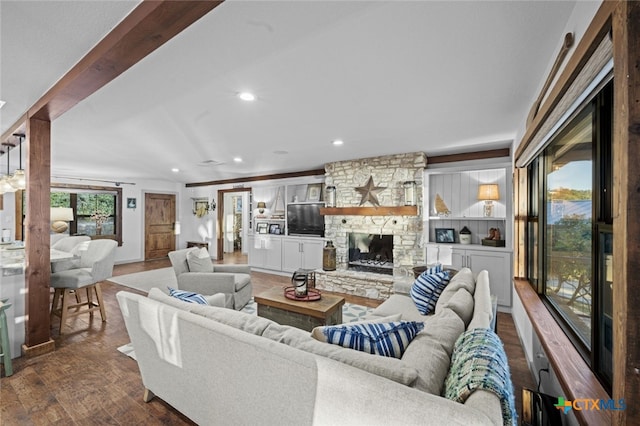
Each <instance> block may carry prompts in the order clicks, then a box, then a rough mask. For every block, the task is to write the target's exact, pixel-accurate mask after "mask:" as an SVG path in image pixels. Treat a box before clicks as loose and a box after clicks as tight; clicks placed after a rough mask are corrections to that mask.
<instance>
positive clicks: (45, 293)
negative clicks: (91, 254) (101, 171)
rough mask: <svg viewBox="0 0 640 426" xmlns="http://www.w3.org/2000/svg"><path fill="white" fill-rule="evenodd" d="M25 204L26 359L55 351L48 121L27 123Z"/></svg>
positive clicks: (35, 120)
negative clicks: (51, 320) (51, 312)
mask: <svg viewBox="0 0 640 426" xmlns="http://www.w3.org/2000/svg"><path fill="white" fill-rule="evenodd" d="M26 136H27V139H26V146H27V158H26V160H27V161H26V168H25V173H26V175H27V205H26V220H25V229H26V232H25V234H26V235H25V258H26V268H25V284H26V288H27V294H26V295H25V297H26V301H25V302H26V303H25V306H26V314H27V315H26V322H25V344H24V346H23V348H22V350H23V352H24V354H25V355H27V356H36V355H40V354H43V353H46V352H51V351H53V350H54V349H55V344H54V342H53V340H52V339H51V331H50V327H49V284H50V280H51V263H50V261H51V258H50V257H51V255H50V251H49V249H50V244H51V239H50V237H49V225H50V224H49V219H50V209H49V206H50V205H51V201H50V186H51V160H50V158H51V122H50V121H46V120H40V119H36V118H29V119H28V120H27V135H26Z"/></svg>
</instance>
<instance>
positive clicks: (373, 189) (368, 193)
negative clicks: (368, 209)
mask: <svg viewBox="0 0 640 426" xmlns="http://www.w3.org/2000/svg"><path fill="white" fill-rule="evenodd" d="M385 189H387V187H386V186H375V185H374V183H373V176H369V180H367V183H366V184H365V185H364V186H358V187H356V188H355V190H356V191H357V192H359V193H360V194H362V200H360V205H363V204H364V203H366V202H367V201H369V202H370V203H371V204H373V205H374V206H376V207H380V202H378V193H379V192H382V191H384V190H385Z"/></svg>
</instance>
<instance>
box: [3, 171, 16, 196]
mask: <svg viewBox="0 0 640 426" xmlns="http://www.w3.org/2000/svg"><path fill="white" fill-rule="evenodd" d="M9 192H16V188H14V187H13V185H11V177H10V176H6V175H5V176H2V179H0V194H6V193H9Z"/></svg>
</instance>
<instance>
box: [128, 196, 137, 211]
mask: <svg viewBox="0 0 640 426" xmlns="http://www.w3.org/2000/svg"><path fill="white" fill-rule="evenodd" d="M127 208H128V209H135V208H136V199H135V198H127Z"/></svg>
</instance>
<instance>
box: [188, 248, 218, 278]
mask: <svg viewBox="0 0 640 426" xmlns="http://www.w3.org/2000/svg"><path fill="white" fill-rule="evenodd" d="M187 264H188V265H189V272H213V262H212V261H211V258H210V257H209V251H208V250H207V249H205V248H204V247H203V248H201V249H200V250H192V251H190V252H189V253H187Z"/></svg>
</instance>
